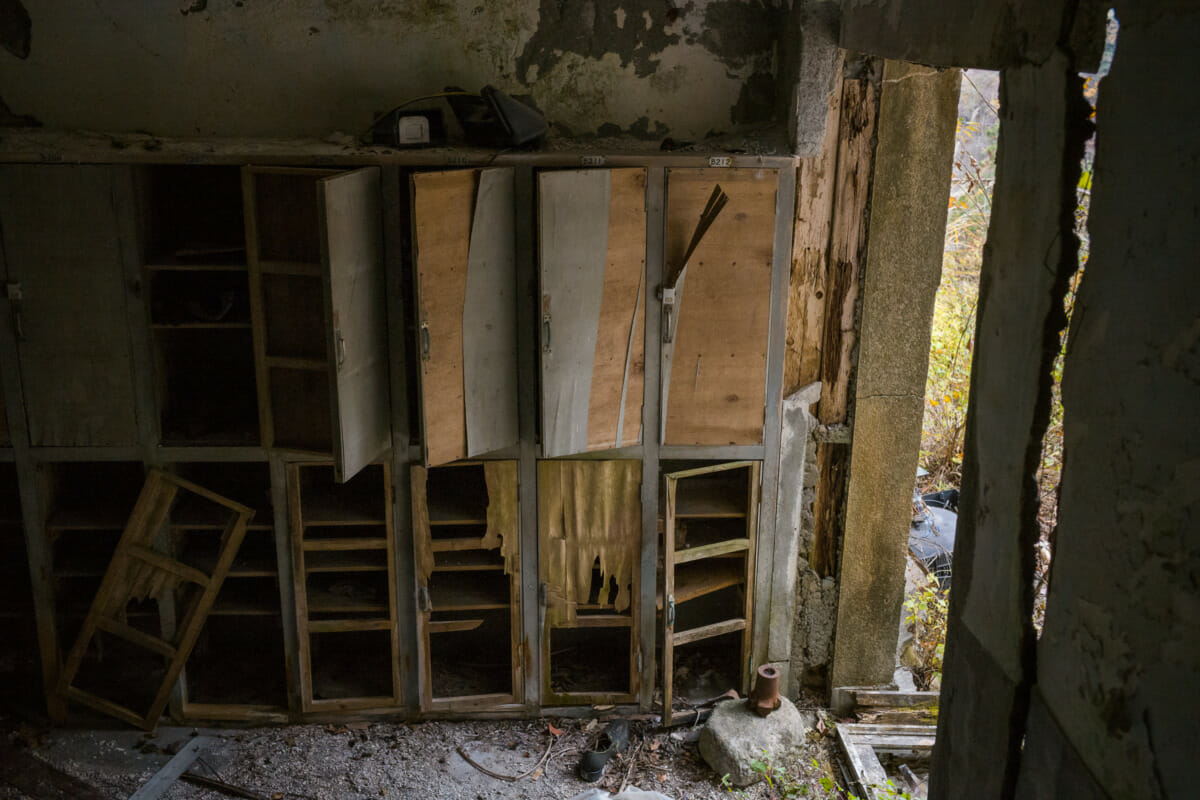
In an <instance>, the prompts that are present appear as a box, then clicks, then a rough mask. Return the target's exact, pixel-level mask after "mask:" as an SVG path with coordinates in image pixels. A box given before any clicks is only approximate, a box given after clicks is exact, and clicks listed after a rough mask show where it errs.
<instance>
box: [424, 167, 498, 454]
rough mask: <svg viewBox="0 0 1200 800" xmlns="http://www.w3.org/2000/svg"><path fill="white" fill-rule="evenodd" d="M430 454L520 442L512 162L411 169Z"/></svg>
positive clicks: (492, 448)
mask: <svg viewBox="0 0 1200 800" xmlns="http://www.w3.org/2000/svg"><path fill="white" fill-rule="evenodd" d="M411 192H412V225H413V261H414V263H415V264H416V273H417V280H416V288H417V308H418V311H419V323H418V324H419V332H418V336H419V341H418V343H417V347H418V352H419V353H420V356H421V372H420V375H421V414H422V421H423V425H424V433H425V435H424V441H425V463H426V464H427V465H429V466H438V465H441V464H448V463H450V462H452V461H458V460H461V459H464V458H471V457H474V456H479V455H483V454H486V453H492V452H495V451H497V450H502V449H504V448H506V447H510V446H512V445H515V444H516V443H517V318H516V297H515V294H516V253H515V238H514V237H515V230H514V222H513V213H514V209H513V171H512V169H510V168H504V169H484V170H454V171H450V172H422V173H417V174H415V175H413V176H412V179H411Z"/></svg>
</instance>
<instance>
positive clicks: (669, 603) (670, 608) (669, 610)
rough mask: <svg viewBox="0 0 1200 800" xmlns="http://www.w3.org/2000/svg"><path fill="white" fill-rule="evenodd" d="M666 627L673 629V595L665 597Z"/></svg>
mask: <svg viewBox="0 0 1200 800" xmlns="http://www.w3.org/2000/svg"><path fill="white" fill-rule="evenodd" d="M667 629H668V630H674V629H675V595H671V596H670V597H668V598H667Z"/></svg>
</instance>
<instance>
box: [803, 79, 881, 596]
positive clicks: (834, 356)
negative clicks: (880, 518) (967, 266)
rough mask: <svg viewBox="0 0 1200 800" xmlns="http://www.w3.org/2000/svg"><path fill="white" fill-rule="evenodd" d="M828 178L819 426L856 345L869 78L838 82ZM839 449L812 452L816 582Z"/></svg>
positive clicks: (831, 557)
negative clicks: (829, 224)
mask: <svg viewBox="0 0 1200 800" xmlns="http://www.w3.org/2000/svg"><path fill="white" fill-rule="evenodd" d="M842 85H843V91H842V109H841V114H840V117H839V123H838V131H839V132H838V153H837V168H836V172H835V177H834V189H833V191H834V197H833V220H832V233H831V238H830V245H829V273H828V281H827V283H826V290H825V324H824V333H823V336H822V340H821V373H820V375H821V401H820V404H819V405H818V407H817V418H818V419H819V420H820V421H821V422H822V423H824V424H837V423H845V422H847V421H848V419H849V417H850V412H849V397H850V382H851V375H852V370H853V361H852V356H853V353H854V346H855V341H856V334H855V315H856V310H857V306H858V292H859V286H860V284H861V280H862V274H861V273H862V265H863V262H864V259H865V257H866V249H867V210H868V209H867V203H868V200H869V198H870V190H871V175H872V170H873V167H874V153H875V122H876V117H877V115H878V112H879V87H878V85H877V83H876V82H875V80H874V78H873V77H872V75H871V74H870V71H868V73H867V74H866V75H864V76H863V77H859V78H850V79H847V80H845V81H843V84H842ZM848 459H849V453H848V452H847V449H846V448H845V447H844V446H842V445H836V444H821V445H818V447H817V469H818V472H819V474H820V478H819V479H818V484H817V497H816V502H815V505H814V510H813V517H814V528H815V531H814V538H813V553H812V558H811V559H810V562H811V564H812V567H813V569H814V570H815V571H816V572H817V574H819V575H821V576H822V577H826V576H829V575H833V574H834V573H835V572H836V570H837V565H836V557H835V554H836V548H837V540H838V533H837V529H838V527H839V525H840V524H841V522H840V520H841V513H842V508H843V506H844V504H845V491H846V481H845V477H846V466H847V462H848Z"/></svg>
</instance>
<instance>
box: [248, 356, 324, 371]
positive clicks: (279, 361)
mask: <svg viewBox="0 0 1200 800" xmlns="http://www.w3.org/2000/svg"><path fill="white" fill-rule="evenodd" d="M263 361H264V362H265V363H266V365H267V367H268V368H270V369H298V370H310V371H314V372H324V371H325V370H327V369H329V362H328V361H326V360H325V359H323V358H297V357H294V356H267V357H266V358H264V359H263Z"/></svg>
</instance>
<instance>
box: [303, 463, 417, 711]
mask: <svg viewBox="0 0 1200 800" xmlns="http://www.w3.org/2000/svg"><path fill="white" fill-rule="evenodd" d="M288 484H289V489H288V493H289V501H290V503H291V506H292V507H291V513H292V541H293V558H294V559H295V572H294V574H295V576H296V586H295V590H296V603H297V623H298V625H299V627H300V637H301V643H300V653H301V666H300V671H301V674H300V684H301V686H300V688H301V699H302V704H303V707H304V710H306V711H313V710H319V709H322V708H333V709H347V708H376V707H387V706H392V705H395V704H396V703H397V702H399V699H400V652H399V639H398V635H399V634H398V631H397V627H396V619H395V606H396V586H395V575H394V569H395V567H394V555H393V552H394V551H393V545H392V533H391V527H392V526H391V520H390V507H391V485H390V470H388V468H387V466H386V465H384V464H371V465H368V466H367V467H365V468H364V469H363V470H362V471H360V472H359V473H358V474H357V475H355V476H354V477H353V478H351V479H350V480H349V481H347V482H346V483H335V482H334V468H333V465H332V464H330V463H312V464H296V465H293V466H291V467H289V475H288Z"/></svg>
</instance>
